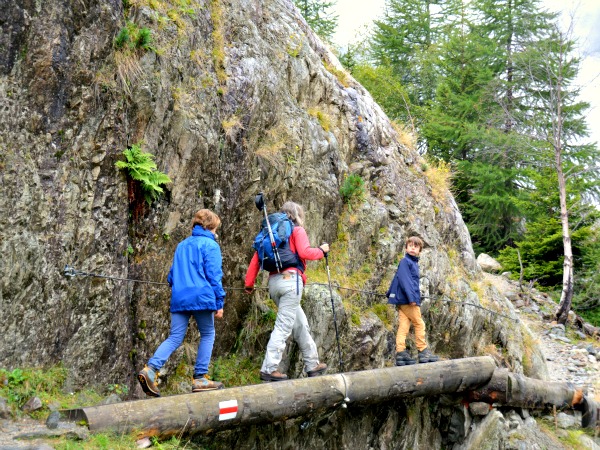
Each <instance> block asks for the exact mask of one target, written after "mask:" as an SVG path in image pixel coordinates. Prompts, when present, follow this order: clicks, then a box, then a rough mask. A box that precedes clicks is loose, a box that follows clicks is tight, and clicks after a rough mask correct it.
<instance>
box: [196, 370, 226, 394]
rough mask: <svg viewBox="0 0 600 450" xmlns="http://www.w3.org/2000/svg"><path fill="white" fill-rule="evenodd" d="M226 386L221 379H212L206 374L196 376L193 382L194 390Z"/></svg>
mask: <svg viewBox="0 0 600 450" xmlns="http://www.w3.org/2000/svg"><path fill="white" fill-rule="evenodd" d="M224 387H225V386H224V385H223V383H221V382H220V381H212V380H211V379H210V378H208V375H206V374H204V375H200V377H198V378H194V381H193V382H192V392H204V391H214V390H216V389H223V388H224Z"/></svg>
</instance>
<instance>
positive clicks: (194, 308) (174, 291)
mask: <svg viewBox="0 0 600 450" xmlns="http://www.w3.org/2000/svg"><path fill="white" fill-rule="evenodd" d="M220 224H221V219H219V216H217V215H216V214H215V213H213V212H212V211H210V210H208V209H201V210H200V211H198V212H197V213H196V214H195V215H194V219H193V220H192V235H191V236H190V237H188V238H187V239H185V240H183V241H181V242H180V243H179V244H178V245H177V249H176V250H175V256H174V257H173V265H172V266H171V270H170V271H169V275H168V276H167V282H168V283H169V285H170V286H171V332H170V334H169V337H168V338H167V339H166V340H165V341H164V342H163V343H162V344H160V346H159V347H158V349H157V350H156V352H155V353H154V355H153V356H152V358H150V360H149V361H148V364H147V365H146V366H145V367H144V369H143V370H142V371H141V372H140V373H139V374H138V380H139V382H140V384H141V385H142V389H143V390H144V392H145V393H146V394H147V395H149V396H151V397H160V392H159V390H158V386H157V379H158V372H159V370H160V368H161V367H162V366H163V365H164V364H165V362H166V361H167V359H168V358H169V356H171V353H173V352H174V351H175V350H177V349H178V348H179V346H180V345H181V344H182V343H183V338H184V337H185V333H186V331H187V327H188V322H189V320H190V317H192V316H193V317H194V319H195V320H196V326H197V327H198V331H199V332H200V344H199V345H198V355H197V357H196V364H195V366H194V379H193V382H192V392H203V391H209V390H213V389H223V383H220V382H218V381H211V380H209V379H208V376H207V372H208V364H209V363H210V357H211V355H212V350H213V344H214V342H215V324H214V317H216V318H218V319H222V318H223V301H224V300H225V291H224V290H223V285H222V281H221V280H222V278H223V268H222V257H221V248H220V247H219V244H218V243H217V241H216V238H215V232H216V230H217V228H218V226H219V225H220Z"/></svg>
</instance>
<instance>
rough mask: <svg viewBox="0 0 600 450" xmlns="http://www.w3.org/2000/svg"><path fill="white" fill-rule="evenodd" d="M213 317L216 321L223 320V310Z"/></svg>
mask: <svg viewBox="0 0 600 450" xmlns="http://www.w3.org/2000/svg"><path fill="white" fill-rule="evenodd" d="M215 317H216V318H217V319H222V318H223V308H221V309H219V310H217V312H216V313H215Z"/></svg>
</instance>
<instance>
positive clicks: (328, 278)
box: [323, 252, 344, 372]
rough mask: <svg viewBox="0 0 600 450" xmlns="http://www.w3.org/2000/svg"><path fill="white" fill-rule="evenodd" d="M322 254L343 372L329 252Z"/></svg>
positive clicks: (342, 370)
mask: <svg viewBox="0 0 600 450" xmlns="http://www.w3.org/2000/svg"><path fill="white" fill-rule="evenodd" d="M323 254H324V255H325V267H327V282H328V283H329V296H330V297H331V309H332V311H333V325H334V326H335V340H336V342H337V348H338V355H339V357H340V372H344V362H343V361H342V349H341V348H340V335H339V334H338V326H337V317H336V315H335V304H334V303H333V290H332V289H331V275H330V273H329V252H323Z"/></svg>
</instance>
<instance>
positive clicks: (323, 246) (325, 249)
mask: <svg viewBox="0 0 600 450" xmlns="http://www.w3.org/2000/svg"><path fill="white" fill-rule="evenodd" d="M319 248H320V249H321V250H323V253H329V244H328V243H327V242H325V243H324V244H321V246H320V247H319Z"/></svg>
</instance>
